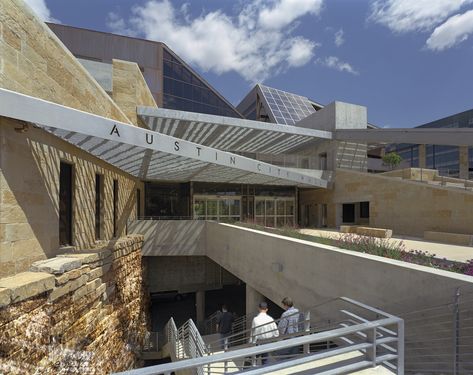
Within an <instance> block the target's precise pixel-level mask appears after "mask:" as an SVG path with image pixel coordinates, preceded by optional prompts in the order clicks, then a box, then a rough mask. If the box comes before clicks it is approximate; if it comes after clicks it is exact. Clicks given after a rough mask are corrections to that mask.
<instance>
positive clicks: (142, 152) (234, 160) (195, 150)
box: [0, 89, 328, 188]
mask: <svg viewBox="0 0 473 375" xmlns="http://www.w3.org/2000/svg"><path fill="white" fill-rule="evenodd" d="M0 116H5V117H10V118H13V119H17V120H22V121H26V122H30V123H34V124H37V125H38V126H39V127H41V128H43V129H45V130H46V131H48V132H50V133H52V134H54V135H56V136H58V137H60V138H62V139H64V140H65V141H67V142H69V143H71V144H73V145H75V146H77V147H79V148H81V149H83V150H85V151H86V152H88V153H90V154H92V155H94V156H96V157H98V158H100V159H102V160H104V161H106V162H108V163H110V164H112V165H114V166H116V167H118V168H120V169H121V170H123V171H125V172H127V173H129V174H131V175H133V176H135V177H139V178H141V179H147V180H169V181H207V182H227V183H245V184H246V183H248V184H268V185H295V186H303V187H323V188H326V187H327V184H328V182H327V180H324V179H321V178H317V177H314V176H311V175H308V174H304V173H301V172H298V171H294V170H289V169H287V168H283V167H278V166H275V165H271V164H268V163H264V162H260V161H257V160H254V159H250V158H246V157H243V156H240V155H236V154H232V153H229V152H225V151H220V150H217V149H215V148H211V147H208V146H205V145H202V144H199V143H193V142H189V141H186V140H184V139H180V138H176V137H171V136H168V135H165V134H161V133H158V132H155V131H151V130H148V129H142V128H139V127H136V126H133V125H130V124H126V123H122V122H119V121H114V120H112V119H109V118H105V117H101V116H97V115H94V114H90V113H86V112H83V111H79V110H76V109H73V108H70V107H65V106H62V105H59V104H55V103H51V102H48V101H45V100H42V99H38V98H33V97H31V96H27V95H23V94H20V93H17V92H14V91H9V90H5V89H0Z"/></svg>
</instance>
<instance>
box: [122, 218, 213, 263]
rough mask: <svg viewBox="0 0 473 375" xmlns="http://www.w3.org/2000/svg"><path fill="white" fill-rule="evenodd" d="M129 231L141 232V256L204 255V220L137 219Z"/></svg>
mask: <svg viewBox="0 0 473 375" xmlns="http://www.w3.org/2000/svg"><path fill="white" fill-rule="evenodd" d="M128 229H129V231H130V233H135V234H143V235H144V237H145V241H144V245H143V251H142V254H143V256H153V255H205V246H204V242H203V241H205V238H204V235H205V232H204V231H205V221H200V220H137V221H134V222H133V223H132V224H131V225H130V227H129V228H128Z"/></svg>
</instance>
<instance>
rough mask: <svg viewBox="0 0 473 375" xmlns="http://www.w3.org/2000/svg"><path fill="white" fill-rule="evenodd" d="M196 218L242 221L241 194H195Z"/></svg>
mask: <svg viewBox="0 0 473 375" xmlns="http://www.w3.org/2000/svg"><path fill="white" fill-rule="evenodd" d="M194 219H202V220H217V221H222V222H233V221H240V220H241V196H231V197H221V196H217V195H194Z"/></svg>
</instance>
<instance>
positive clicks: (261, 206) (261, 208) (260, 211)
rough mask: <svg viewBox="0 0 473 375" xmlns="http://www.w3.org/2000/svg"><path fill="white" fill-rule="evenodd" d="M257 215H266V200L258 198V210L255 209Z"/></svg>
mask: <svg viewBox="0 0 473 375" xmlns="http://www.w3.org/2000/svg"><path fill="white" fill-rule="evenodd" d="M255 214H256V215H261V216H263V215H264V200H257V201H256V210H255Z"/></svg>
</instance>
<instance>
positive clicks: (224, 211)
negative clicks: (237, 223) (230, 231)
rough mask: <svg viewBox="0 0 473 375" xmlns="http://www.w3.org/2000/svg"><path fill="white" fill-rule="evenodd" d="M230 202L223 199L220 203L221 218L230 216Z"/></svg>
mask: <svg viewBox="0 0 473 375" xmlns="http://www.w3.org/2000/svg"><path fill="white" fill-rule="evenodd" d="M230 202H231V201H229V200H228V199H223V200H220V201H219V205H220V209H219V215H220V216H228V215H230Z"/></svg>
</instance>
